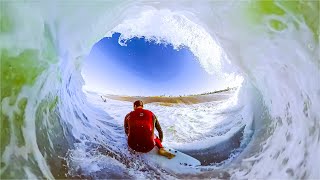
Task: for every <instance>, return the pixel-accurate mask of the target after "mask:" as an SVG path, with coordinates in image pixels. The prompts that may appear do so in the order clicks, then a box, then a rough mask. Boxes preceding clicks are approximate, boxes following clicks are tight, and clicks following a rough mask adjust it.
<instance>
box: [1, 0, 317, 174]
mask: <svg viewBox="0 0 320 180" xmlns="http://www.w3.org/2000/svg"><path fill="white" fill-rule="evenodd" d="M0 13H1V16H0V17H1V19H0V21H1V22H0V23H1V27H0V28H1V29H0V41H1V43H0V48H1V50H0V56H1V170H0V174H1V178H48V179H53V178H66V177H93V178H102V177H122V178H129V177H154V176H158V177H166V178H170V177H177V176H175V175H173V174H170V173H166V172H162V171H161V170H157V169H156V168H154V167H152V166H151V165H149V164H148V163H145V162H143V161H141V160H139V158H138V157H134V158H136V161H134V162H133V161H132V158H133V157H132V156H134V155H130V153H128V148H127V146H126V141H125V137H124V135H123V129H122V126H120V125H119V123H117V121H116V120H115V119H114V118H113V117H112V116H111V115H110V114H112V113H113V112H112V111H108V110H107V109H102V108H101V107H99V106H97V105H93V104H92V103H91V102H89V101H88V98H89V97H91V96H92V95H90V94H88V93H84V92H83V91H82V86H83V84H84V81H83V79H82V77H81V73H80V72H81V68H83V67H82V64H83V61H84V59H85V57H86V55H88V53H89V51H90V48H91V47H92V46H93V44H94V43H95V42H97V41H98V40H99V39H101V38H103V37H105V36H110V34H112V33H113V32H120V33H121V34H122V36H121V38H120V40H119V43H120V44H125V41H126V40H127V39H130V38H132V37H142V36H143V37H145V38H146V39H148V40H151V41H155V42H158V43H169V44H172V45H173V46H174V47H175V48H179V47H181V46H186V47H188V48H189V49H190V50H191V51H192V53H193V54H194V55H195V56H196V57H197V58H198V60H199V63H200V64H201V66H202V67H203V68H204V69H206V70H207V71H208V72H210V73H215V74H217V76H220V77H224V78H227V77H230V76H232V77H237V76H242V77H243V79H244V82H243V83H242V85H241V87H240V89H239V92H238V93H237V94H236V96H234V97H233V98H232V100H231V101H227V102H225V103H224V105H223V106H221V107H224V106H226V105H229V107H224V108H222V109H220V110H219V112H220V114H224V115H221V117H224V118H225V119H224V118H222V119H223V120H225V121H222V122H221V123H218V125H221V127H223V128H226V127H228V124H229V125H230V124H231V125H230V129H232V127H237V128H236V129H238V130H239V129H241V128H242V127H244V130H243V131H244V140H242V144H243V145H244V146H242V147H241V152H238V153H235V154H236V157H230V159H229V160H230V161H229V162H227V163H226V164H225V165H224V166H221V167H220V166H219V167H215V166H214V165H213V164H211V165H209V166H211V167H208V166H206V167H203V172H201V173H200V174H196V176H197V177H212V175H214V174H215V173H216V170H217V169H218V170H220V171H222V172H226V173H227V174H230V176H231V177H234V178H253V177H256V178H297V179H300V178H319V177H320V174H319V171H318V165H319V162H320V152H319V142H320V123H319V120H320V119H319V118H320V114H319V109H320V101H319V99H320V83H319V82H320V79H319V77H320V73H319V71H320V61H319V1H258V2H244V1H241V2H237V1H227V2H222V1H211V2H210V1H208V2H204V1H203V2H201V3H199V2H193V1H181V2H175V1H173V2H169V1H166V2H157V1H135V2H129V1H114V2H111V1H110V2H95V1H93V2H75V1H70V2H63V3H62V2H43V3H40V2H33V1H30V2H18V1H15V2H10V1H5V2H4V1H2V2H1V11H0ZM116 105H117V106H119V107H124V106H126V104H121V103H120V104H116ZM197 108H198V109H206V108H207V107H205V106H201V105H199V107H197ZM213 109H214V108H213ZM234 110H236V111H237V112H239V113H240V115H241V117H242V118H244V120H241V121H240V120H239V119H238V118H236V120H234V121H233V120H232V118H231V117H233V115H234V114H233V113H232V112H234ZM183 112H185V113H184V115H185V116H189V115H190V114H188V113H190V112H188V111H187V110H185V111H183ZM217 112H218V111H214V112H213V114H214V113H217ZM209 114H210V113H209ZM191 115H192V114H191ZM191 115H190V116H191ZM228 117H229V118H228ZM199 121H201V120H199ZM229 121H230V122H229ZM205 123H207V125H208V126H209V125H210V123H208V121H206V122H205ZM218 125H217V126H212V129H213V130H216V131H219V132H220V131H221V132H222V134H223V131H222V130H221V129H223V128H219V127H220V126H218ZM209 127H210V126H209ZM200 128H201V127H200ZM194 131H195V132H196V131H197V129H194ZM228 132H231V131H228ZM252 133H253V135H252ZM199 137H201V136H199ZM228 137H229V136H228V134H227V133H226V134H225V136H224V138H228ZM196 139H197V138H196ZM171 140H172V139H171ZM197 140H199V139H197ZM214 140H215V139H214V137H213V139H211V140H210V139H209V140H207V141H206V142H205V144H211V143H212V144H214V143H215V142H214ZM169 141H170V139H169ZM182 142H183V141H182ZM171 143H173V141H172V142H171ZM191 143H192V142H191ZM193 143H197V141H194V142H193ZM176 145H177V144H176ZM189 145H190V144H189ZM197 145H199V149H195V150H199V151H201V149H202V148H204V145H201V143H198V144H197ZM177 146H180V147H181V148H185V149H188V148H189V149H190V147H188V145H187V143H182V145H181V144H180V145H177Z"/></svg>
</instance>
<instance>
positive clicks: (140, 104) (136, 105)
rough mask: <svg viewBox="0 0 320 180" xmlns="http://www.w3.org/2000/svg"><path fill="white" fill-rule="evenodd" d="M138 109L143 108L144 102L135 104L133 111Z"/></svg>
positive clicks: (138, 101) (139, 101)
mask: <svg viewBox="0 0 320 180" xmlns="http://www.w3.org/2000/svg"><path fill="white" fill-rule="evenodd" d="M137 108H143V102H142V101H141V100H137V101H135V102H134V103H133V109H134V110H136V109H137Z"/></svg>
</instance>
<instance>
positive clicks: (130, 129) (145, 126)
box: [124, 100, 175, 159]
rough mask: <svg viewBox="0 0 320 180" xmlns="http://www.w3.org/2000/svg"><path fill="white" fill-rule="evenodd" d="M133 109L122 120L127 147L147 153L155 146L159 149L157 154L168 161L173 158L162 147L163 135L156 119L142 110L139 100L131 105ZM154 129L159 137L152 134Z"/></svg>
mask: <svg viewBox="0 0 320 180" xmlns="http://www.w3.org/2000/svg"><path fill="white" fill-rule="evenodd" d="M133 109H134V111H131V112H130V113H128V114H127V115H126V117H125V119H124V129H125V133H126V135H127V136H128V145H129V147H130V148H131V149H133V150H135V151H138V152H144V153H147V152H149V151H151V150H152V149H153V148H154V146H155V145H156V146H157V147H158V148H159V151H158V154H160V155H162V156H165V157H167V158H168V159H171V158H173V157H175V155H174V154H172V153H170V152H168V151H166V150H165V149H164V148H163V146H162V143H161V142H162V139H163V133H162V129H161V126H160V124H159V121H158V119H157V117H156V116H155V115H154V114H153V113H152V112H151V111H149V110H146V109H143V102H142V101H140V100H137V101H135V102H134V103H133ZM154 128H156V129H157V131H158V134H159V137H157V136H156V135H155V134H154Z"/></svg>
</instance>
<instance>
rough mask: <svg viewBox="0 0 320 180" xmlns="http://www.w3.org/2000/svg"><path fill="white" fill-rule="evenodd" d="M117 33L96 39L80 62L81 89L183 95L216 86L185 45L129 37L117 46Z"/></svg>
mask: <svg viewBox="0 0 320 180" xmlns="http://www.w3.org/2000/svg"><path fill="white" fill-rule="evenodd" d="M119 36H120V34H119V33H115V34H113V36H112V38H103V39H101V40H100V41H99V42H97V43H96V44H95V45H94V46H93V48H92V50H91V52H90V54H89V55H88V57H87V58H86V61H85V63H84V66H83V69H82V74H83V77H84V80H85V89H87V90H92V91H97V92H100V93H106V94H107V93H108V94H119V95H164V94H165V95H187V94H193V93H203V92H206V91H212V90H216V89H217V86H218V84H219V81H218V80H217V79H216V78H215V77H214V75H209V74H208V73H207V72H206V71H205V70H204V69H203V68H202V67H201V66H200V64H199V62H198V61H197V59H196V57H194V55H193V54H192V53H191V52H190V51H189V49H188V48H181V49H179V50H178V51H177V50H174V49H173V47H172V46H171V45H164V44H155V43H154V42H147V41H146V40H145V39H144V38H140V39H139V38H133V39H130V40H129V41H128V42H127V43H126V44H127V46H121V45H119V43H118V39H119Z"/></svg>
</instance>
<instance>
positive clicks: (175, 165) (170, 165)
mask: <svg viewBox="0 0 320 180" xmlns="http://www.w3.org/2000/svg"><path fill="white" fill-rule="evenodd" d="M165 150H167V151H169V152H170V153H172V154H175V155H176V156H175V157H174V158H172V159H168V158H167V157H164V156H161V155H159V154H158V148H157V147H155V148H153V149H152V150H151V151H150V152H148V153H144V154H142V155H141V157H142V159H143V160H145V161H147V162H148V163H151V164H153V165H155V166H158V167H159V168H161V169H163V170H165V171H167V172H171V173H174V174H193V173H198V172H200V170H199V169H198V168H196V166H199V165H201V163H200V161H199V160H197V159H195V158H193V157H191V156H189V155H187V154H184V153H182V152H179V151H177V150H174V149H172V148H165Z"/></svg>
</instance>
